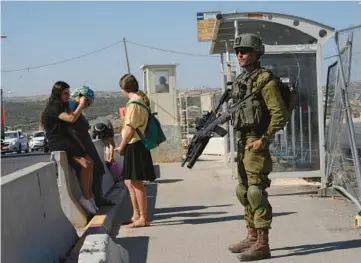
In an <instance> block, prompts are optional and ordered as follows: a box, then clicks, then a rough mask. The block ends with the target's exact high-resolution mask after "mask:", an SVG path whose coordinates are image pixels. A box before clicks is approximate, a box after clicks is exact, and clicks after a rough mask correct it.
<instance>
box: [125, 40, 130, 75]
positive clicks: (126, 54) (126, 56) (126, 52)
mask: <svg viewBox="0 0 361 263" xmlns="http://www.w3.org/2000/svg"><path fill="white" fill-rule="evenodd" d="M123 42H124V50H125V58H126V60H127V67H128V73H129V74H130V66H129V59H128V51H127V43H126V41H125V37H123Z"/></svg>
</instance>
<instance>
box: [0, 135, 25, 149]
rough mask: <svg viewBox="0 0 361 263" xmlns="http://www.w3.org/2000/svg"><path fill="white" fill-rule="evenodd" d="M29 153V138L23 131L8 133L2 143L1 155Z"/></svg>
mask: <svg viewBox="0 0 361 263" xmlns="http://www.w3.org/2000/svg"><path fill="white" fill-rule="evenodd" d="M22 151H25V152H26V153H28V152H29V145H28V138H27V137H26V135H24V134H23V133H22V132H21V131H6V132H5V133H4V139H3V140H2V141H1V153H11V152H17V153H21V152H22Z"/></svg>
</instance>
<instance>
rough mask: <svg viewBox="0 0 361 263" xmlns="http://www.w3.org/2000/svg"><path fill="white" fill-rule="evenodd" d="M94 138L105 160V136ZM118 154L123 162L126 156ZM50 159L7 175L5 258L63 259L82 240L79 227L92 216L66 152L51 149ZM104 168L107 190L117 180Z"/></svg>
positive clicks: (37, 262) (37, 261) (4, 183)
mask: <svg viewBox="0 0 361 263" xmlns="http://www.w3.org/2000/svg"><path fill="white" fill-rule="evenodd" d="M116 143H117V144H119V143H120V137H119V136H116ZM94 144H95V147H96V148H97V151H98V153H99V155H100V157H101V158H102V160H103V165H104V145H103V142H102V141H101V140H96V141H94ZM114 157H115V159H116V161H117V162H118V163H120V164H121V166H123V157H121V156H119V155H115V156H114ZM50 160H51V162H48V163H46V162H45V163H38V164H35V165H32V166H30V167H27V168H25V169H22V170H20V171H17V172H15V173H13V174H9V175H7V176H4V177H2V181H1V191H2V194H1V195H2V201H1V205H2V206H1V210H2V220H1V226H2V232H1V240H2V242H1V249H2V254H1V262H9V263H10V262H14V263H15V262H28V263H32V262H34V263H41V262H44V263H48V262H53V263H58V262H62V261H63V260H64V259H66V256H67V254H68V253H69V251H70V249H71V248H72V246H73V245H74V244H75V243H76V241H77V240H78V235H77V233H76V228H82V227H85V226H86V225H87V224H88V222H89V218H88V216H87V213H86V212H85V211H84V209H83V208H82V207H81V206H80V204H79V202H78V200H79V198H80V197H81V195H82V193H81V189H80V184H79V180H78V178H77V176H76V174H75V170H74V169H72V168H71V166H70V165H69V164H68V160H67V156H66V153H65V152H52V153H51V157H50ZM105 171H106V173H105V175H104V177H103V186H102V188H103V191H104V193H107V192H109V191H110V190H112V188H113V186H114V183H115V180H114V178H113V176H112V175H111V173H110V172H109V171H108V169H107V168H106V167H105Z"/></svg>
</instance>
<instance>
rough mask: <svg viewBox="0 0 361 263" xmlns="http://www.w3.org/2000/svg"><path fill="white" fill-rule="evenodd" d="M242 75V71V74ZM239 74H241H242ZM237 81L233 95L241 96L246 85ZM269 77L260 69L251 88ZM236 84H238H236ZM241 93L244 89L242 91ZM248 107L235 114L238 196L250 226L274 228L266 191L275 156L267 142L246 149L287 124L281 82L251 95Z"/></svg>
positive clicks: (268, 137)
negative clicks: (279, 84)
mask: <svg viewBox="0 0 361 263" xmlns="http://www.w3.org/2000/svg"><path fill="white" fill-rule="evenodd" d="M241 75H242V74H241ZM241 75H240V76H241ZM240 76H239V77H237V81H236V82H235V84H234V85H237V86H236V87H237V88H236V89H234V90H233V92H232V93H233V94H232V95H233V97H234V98H236V99H237V98H238V99H241V98H242V96H239V95H237V94H238V93H239V92H240V91H241V90H242V89H243V94H245V93H246V92H245V89H247V87H246V85H241V83H240V82H242V81H240V80H239V79H241V78H240ZM268 77H269V73H268V72H267V71H263V72H261V73H260V74H259V75H258V76H257V77H255V79H254V80H253V84H252V89H251V92H253V91H254V90H256V89H257V88H258V87H259V85H260V84H261V83H262V81H265V80H266V79H267V78H268ZM234 87H235V86H234ZM241 93H242V91H241ZM249 101H250V102H249V103H251V104H249V105H248V107H247V105H245V106H244V108H243V109H241V110H240V111H238V112H236V114H235V116H234V126H235V129H236V137H237V146H238V147H237V148H238V149H237V150H238V154H237V165H238V185H237V189H236V194H237V198H238V200H239V201H240V203H241V204H242V205H243V206H244V207H245V212H244V218H245V220H246V222H247V227H249V228H256V229H259V228H266V229H269V228H271V223H272V206H271V205H270V203H269V202H268V198H267V197H268V195H267V192H266V191H265V189H266V188H268V187H270V185H271V180H270V179H269V178H268V175H269V173H270V172H271V171H272V159H271V155H270V152H269V148H268V146H269V145H268V144H267V143H266V144H264V148H263V149H262V150H255V149H253V148H251V149H248V150H246V149H245V147H246V145H249V144H250V143H252V142H254V141H256V140H258V139H260V138H261V137H263V138H265V139H271V137H272V136H273V135H274V134H275V133H276V132H277V131H279V130H281V129H283V128H284V126H285V125H286V122H287V119H286V116H287V109H286V107H285V105H284V103H283V100H282V97H281V94H280V91H279V89H278V84H277V82H276V81H275V80H271V81H269V82H268V83H267V84H266V85H265V86H264V87H263V88H262V89H261V92H260V93H258V95H255V96H254V97H252V99H249ZM249 110H251V113H249V112H248V114H251V115H253V116H251V117H252V120H253V125H247V123H250V121H249V120H248V121H247V120H246V119H247V118H245V115H247V111H249Z"/></svg>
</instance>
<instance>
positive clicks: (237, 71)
mask: <svg viewBox="0 0 361 263" xmlns="http://www.w3.org/2000/svg"><path fill="white" fill-rule="evenodd" d="M238 35H239V29H238V20H235V21H234V39H236V38H237V36H238ZM239 74H241V66H240V65H239V63H236V76H238V75H239Z"/></svg>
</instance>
